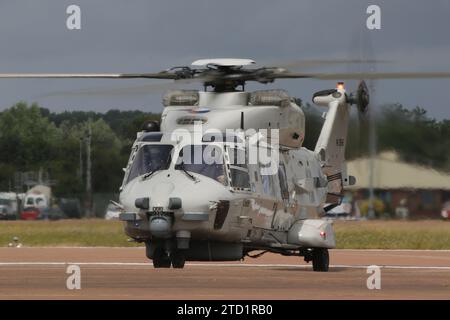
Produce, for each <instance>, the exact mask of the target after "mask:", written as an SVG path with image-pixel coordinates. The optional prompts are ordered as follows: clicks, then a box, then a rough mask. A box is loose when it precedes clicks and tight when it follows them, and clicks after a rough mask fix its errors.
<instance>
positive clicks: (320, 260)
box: [312, 248, 330, 272]
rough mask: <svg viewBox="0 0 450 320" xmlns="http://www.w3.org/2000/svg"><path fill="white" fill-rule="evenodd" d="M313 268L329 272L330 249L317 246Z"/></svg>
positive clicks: (313, 257)
mask: <svg viewBox="0 0 450 320" xmlns="http://www.w3.org/2000/svg"><path fill="white" fill-rule="evenodd" d="M312 264H313V270H314V271H317V272H327V271H328V267H329V265H330V256H329V254H328V249H326V248H315V249H314V250H313V252H312Z"/></svg>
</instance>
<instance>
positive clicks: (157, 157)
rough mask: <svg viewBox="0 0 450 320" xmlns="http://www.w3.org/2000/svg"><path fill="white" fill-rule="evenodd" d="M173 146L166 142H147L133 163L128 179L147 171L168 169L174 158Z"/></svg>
mask: <svg viewBox="0 0 450 320" xmlns="http://www.w3.org/2000/svg"><path fill="white" fill-rule="evenodd" d="M172 149H173V146H172V145H166V144H146V145H143V146H142V147H140V148H139V150H138V151H137V153H136V156H135V158H134V160H133V164H132V165H131V169H130V173H129V175H128V179H127V182H128V181H131V180H133V179H134V178H136V177H139V176H141V175H143V174H146V173H151V172H154V171H157V170H166V169H168V168H169V166H170V162H171V160H172V156H171V152H172Z"/></svg>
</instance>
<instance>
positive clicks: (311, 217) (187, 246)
mask: <svg viewBox="0 0 450 320" xmlns="http://www.w3.org/2000/svg"><path fill="white" fill-rule="evenodd" d="M254 64H255V61H254V60H251V59H228V58H227V59H201V60H197V61H194V62H193V63H192V65H191V66H180V67H173V68H170V69H167V70H164V71H161V72H157V73H116V74H109V73H103V74H102V73H88V74H73V73H72V74H46V73H42V74H0V78H107V79H136V78H140V79H169V80H175V82H179V83H192V82H200V83H201V84H202V85H203V87H204V89H203V90H171V91H169V92H167V93H166V94H165V95H164V97H163V106H164V110H163V112H162V115H161V121H160V122H156V121H150V122H147V123H145V124H144V125H143V127H142V131H140V132H138V133H137V138H136V140H135V141H134V143H133V146H132V148H131V152H130V157H129V160H128V163H127V165H126V167H125V168H124V179H123V182H122V185H121V186H120V196H119V202H118V203H116V202H114V203H115V204H116V205H117V206H118V207H119V208H120V210H121V214H120V215H119V217H120V220H122V221H123V222H124V230H125V233H126V234H127V235H128V236H129V237H130V238H132V239H133V240H134V241H137V242H140V243H144V244H145V251H146V256H147V257H148V258H149V259H151V260H152V262H153V266H154V267H155V268H170V267H173V268H183V267H184V266H185V262H186V261H240V260H242V259H244V258H245V257H252V258H257V257H259V256H261V255H262V254H264V253H266V252H272V253H277V254H281V255H285V256H299V257H303V258H304V260H305V261H306V262H308V263H309V262H312V267H313V270H314V271H318V272H326V271H328V270H329V264H330V259H329V249H333V248H335V247H336V236H335V232H334V230H333V226H332V223H331V222H329V221H327V220H324V219H322V218H321V215H323V213H325V212H327V211H329V210H331V209H332V208H333V207H335V206H336V205H338V204H339V203H340V201H341V198H342V193H343V190H344V188H345V187H346V186H349V185H352V184H354V183H355V181H356V179H355V177H353V176H350V175H348V174H347V172H346V166H345V147H346V143H347V129H348V125H349V117H350V108H351V106H353V105H354V106H356V108H357V110H358V112H359V113H361V114H364V113H366V112H367V108H368V106H369V101H370V97H369V90H368V87H367V85H366V83H365V82H364V81H362V80H361V79H380V78H382V79H397V78H402V79H404V78H406V79H408V78H449V77H450V72H406V73H405V72H391V73H376V72H371V73H304V72H300V73H298V72H290V71H289V70H287V69H286V68H281V67H260V68H255V67H251V66H252V65H254ZM306 78H313V79H320V80H338V81H339V82H338V83H337V85H336V87H335V88H331V89H327V90H322V91H318V92H316V93H314V95H313V98H312V101H313V103H315V104H316V105H318V106H322V107H325V108H327V109H328V110H327V112H326V115H325V117H324V118H325V120H324V123H323V126H322V129H321V132H320V135H319V138H318V140H317V143H316V146H315V148H314V150H309V149H306V148H305V147H303V142H304V139H305V115H304V113H303V111H302V108H301V106H300V103H299V101H298V99H296V98H293V97H291V96H290V95H289V94H288V92H287V91H285V90H278V89H270V90H257V91H253V92H249V91H246V90H245V85H246V83H247V82H257V83H261V84H269V83H272V82H274V81H275V80H277V79H306ZM346 79H357V80H361V81H360V83H359V85H358V87H357V90H356V91H355V92H354V93H347V91H346V89H345V86H344V83H343V82H340V81H342V80H346ZM255 252H256V253H255ZM253 253H255V254H253Z"/></svg>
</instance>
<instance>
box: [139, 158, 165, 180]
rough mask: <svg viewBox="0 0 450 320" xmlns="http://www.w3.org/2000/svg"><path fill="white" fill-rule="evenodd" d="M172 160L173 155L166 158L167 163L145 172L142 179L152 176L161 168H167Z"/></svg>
mask: <svg viewBox="0 0 450 320" xmlns="http://www.w3.org/2000/svg"><path fill="white" fill-rule="evenodd" d="M171 160H172V158H171V157H168V158H167V160H166V163H165V164H164V165H160V166H159V167H158V168H156V169H155V170H152V171H149V172H147V173H145V174H144V175H143V176H142V180H145V179H148V178H150V176H151V175H152V174H154V173H155V172H156V171H159V170H166V169H167V167H168V166H169V164H170V161H171Z"/></svg>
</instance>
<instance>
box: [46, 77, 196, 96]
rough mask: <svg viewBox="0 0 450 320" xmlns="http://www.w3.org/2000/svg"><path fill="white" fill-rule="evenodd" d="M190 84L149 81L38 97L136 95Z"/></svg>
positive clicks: (178, 81)
mask: <svg viewBox="0 0 450 320" xmlns="http://www.w3.org/2000/svg"><path fill="white" fill-rule="evenodd" d="M186 84H190V83H189V82H187V81H183V80H176V81H174V82H163V83H150V84H144V85H136V86H130V87H112V88H89V89H80V90H69V91H56V92H50V93H47V94H42V95H39V96H38V98H49V97H50V98H51V97H59V96H102V95H103V96H104V95H107V96H120V95H138V94H159V93H164V92H166V91H167V90H174V89H181V88H182V86H184V85H186Z"/></svg>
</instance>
